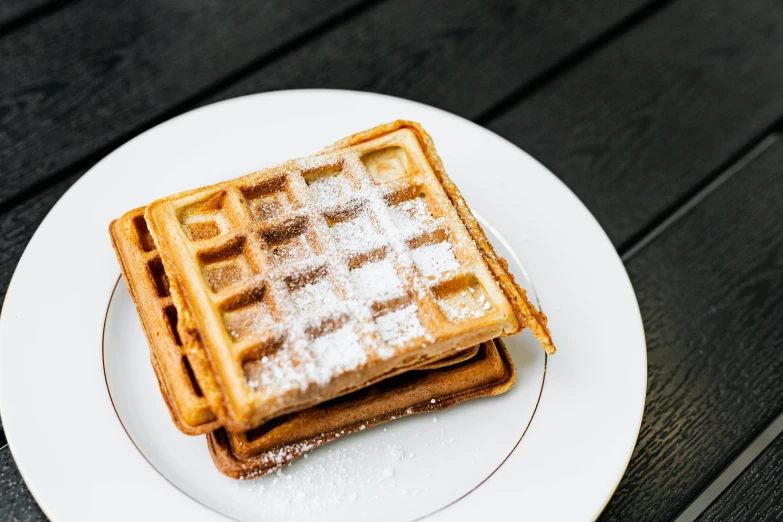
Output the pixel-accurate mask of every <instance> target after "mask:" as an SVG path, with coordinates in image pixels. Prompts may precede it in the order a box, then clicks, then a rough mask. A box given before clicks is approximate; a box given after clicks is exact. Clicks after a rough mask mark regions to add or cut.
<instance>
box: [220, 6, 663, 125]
mask: <svg viewBox="0 0 783 522" xmlns="http://www.w3.org/2000/svg"><path fill="white" fill-rule="evenodd" d="M651 3H654V2H651V1H650V0H633V1H628V2H623V1H617V0H597V1H594V2H589V3H586V2H573V1H570V0H552V1H548V2H537V1H534V0H527V1H523V2H519V1H514V0H501V1H492V0H479V1H474V2H452V1H450V0H433V1H428V2H420V1H418V0H397V1H394V2H388V3H384V4H381V5H379V6H378V7H376V8H374V9H372V10H371V11H369V12H368V13H366V14H365V15H364V16H363V17H362V18H361V19H358V20H356V21H355V22H354V23H352V24H350V25H348V26H347V27H345V28H340V29H339V30H334V31H331V32H330V33H328V34H325V35H324V36H323V37H322V38H319V39H318V41H317V42H313V43H312V44H311V45H307V46H303V47H302V48H300V49H298V50H296V51H295V52H293V53H291V54H290V55H287V56H285V57H284V58H282V59H280V60H277V61H275V62H274V63H271V64H269V65H268V66H266V67H264V68H262V69H260V70H259V71H258V72H257V73H255V74H253V75H251V76H249V77H248V78H247V79H245V80H243V81H241V82H238V83H237V85H236V86H234V87H233V88H230V89H227V90H226V91H224V92H221V93H218V95H216V96H214V97H213V98H211V99H210V100H208V101H209V102H212V101H217V100H222V99H226V98H232V97H235V96H239V95H244V94H250V93H255V92H260V91H270V90H278V89H291V88H335V89H352V90H362V91H369V92H378V93H382V94H389V95H393V96H401V97H404V98H408V99H411V100H415V101H419V102H422V103H426V104H429V105H433V106H435V107H439V108H442V109H445V110H447V111H450V112H453V113H455V114H459V115H461V116H464V117H466V118H469V119H472V118H475V117H476V116H478V115H479V114H481V113H482V112H484V111H486V110H487V109H488V108H489V107H492V106H493V105H494V104H496V103H498V102H499V101H500V100H502V99H504V98H505V97H506V96H508V95H509V94H510V93H512V92H514V91H515V90H516V89H517V88H519V87H520V86H523V85H525V84H526V83H528V82H530V81H531V80H532V79H534V78H536V77H537V76H538V75H541V74H542V73H543V72H544V71H547V70H548V69H550V68H551V67H553V66H554V65H555V64H556V63H558V62H559V61H561V60H563V59H564V58H565V57H566V56H569V55H570V54H571V53H573V52H575V51H576V50H578V49H580V48H581V47H582V46H583V45H585V44H586V43H588V42H590V41H591V40H593V39H594V38H596V37H598V36H599V35H600V34H602V33H603V32H605V31H607V30H608V29H610V28H612V27H614V26H615V25H616V24H619V23H621V22H622V21H623V20H625V19H626V18H627V17H629V16H630V15H632V14H633V13H635V12H637V11H639V10H640V9H641V8H642V7H644V6H646V5H649V4H651Z"/></svg>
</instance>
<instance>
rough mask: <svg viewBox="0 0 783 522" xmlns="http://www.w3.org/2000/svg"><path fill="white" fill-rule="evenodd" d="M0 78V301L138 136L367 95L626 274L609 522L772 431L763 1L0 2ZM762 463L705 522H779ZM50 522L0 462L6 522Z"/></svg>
mask: <svg viewBox="0 0 783 522" xmlns="http://www.w3.org/2000/svg"><path fill="white" fill-rule="evenodd" d="M0 64H2V66H1V67H0V247H1V248H0V299H2V297H3V296H4V295H5V291H6V288H7V286H8V282H9V280H10V277H11V274H12V272H13V270H14V268H15V266H16V264H17V263H18V261H19V258H20V256H21V254H22V251H23V249H24V246H25V245H26V244H27V242H28V241H29V239H30V237H32V234H33V233H34V231H35V229H36V228H37V226H38V224H39V223H40V221H41V220H42V219H43V217H44V216H45V215H46V213H47V212H48V211H49V209H50V208H51V207H52V205H53V204H54V203H55V202H56V201H57V199H58V198H59V197H60V196H61V195H62V194H63V193H64V191H65V190H67V189H68V187H70V186H71V184H73V182H75V181H76V180H77V179H78V178H79V177H80V176H81V175H82V174H83V173H84V172H85V171H86V170H88V169H89V167H91V166H92V165H93V164H94V163H95V162H96V161H98V160H99V159H100V158H101V157H102V156H104V155H105V154H106V153H108V152H110V151H111V150H112V149H114V148H115V147H117V146H118V145H120V144H121V143H123V142H124V141H127V140H128V139H130V138H131V137H133V136H135V135H137V134H138V133H140V132H142V131H144V130H146V129H147V128H149V127H151V126H153V125H155V124H157V123H159V122H161V121H165V120H166V119H168V118H170V117H172V116H175V115H177V114H180V113H182V112H185V111H187V110H189V109H191V108H194V107H198V106H201V105H204V104H208V103H211V102H213V101H217V100H221V99H226V98H231V97H234V96H237V95H242V94H249V93H255V92H264V91H270V90H277V89H288V88H305V87H331V88H348V89H357V90H367V91H372V92H381V93H386V94H392V95H396V96H401V97H405V98H409V99H413V100H417V101H421V102H424V103H428V104H431V105H434V106H437V107H441V108H444V109H446V110H449V111H451V112H454V113H456V114H459V115H461V116H464V117H466V118H469V119H472V120H474V121H476V122H478V123H480V124H482V125H485V126H487V127H489V128H490V129H492V130H494V131H496V132H498V133H499V134H501V135H503V136H505V137H507V138H508V139H510V140H511V141H512V142H514V143H516V144H517V145H519V146H520V147H522V148H523V149H524V150H526V151H528V152H529V153H531V154H532V155H533V156H534V157H536V158H537V159H539V160H540V161H542V162H543V163H544V164H545V165H547V166H548V167H550V169H552V171H553V172H554V173H555V174H556V175H557V176H559V177H560V178H561V179H562V180H563V181H565V182H566V184H567V185H568V186H569V187H570V188H571V189H572V190H574V192H575V193H576V194H577V195H578V196H579V197H580V198H581V199H582V200H583V201H584V202H585V203H586V205H587V206H588V207H589V209H590V210H591V211H592V212H593V213H594V214H595V215H596V217H598V219H599V221H600V222H601V224H602V225H603V227H604V228H605V229H606V230H607V232H608V234H609V235H610V238H611V239H612V241H613V242H614V244H615V246H616V247H617V248H618V251H619V253H620V254H621V255H622V256H623V259H624V261H625V262H626V266H627V269H628V271H629V274H630V276H631V279H632V281H633V283H634V287H635V289H636V293H637V296H638V299H639V303H640V306H641V309H642V314H643V319H644V323H645V329H646V335H647V340H648V360H649V372H648V373H649V383H648V397H647V407H646V411H645V417H644V421H643V426H642V431H641V434H640V438H639V442H638V445H637V448H636V450H635V452H634V456H633V458H632V460H631V463H630V466H629V468H628V472H627V474H626V476H625V477H624V479H623V481H622V483H621V484H620V487H619V488H618V490H617V493H616V494H615V496H614V498H613V499H612V500H611V502H610V503H609V505H608V506H607V508H606V511H605V512H604V514H603V517H602V518H603V519H605V520H672V519H673V518H675V517H676V516H677V514H678V513H680V512H681V511H682V510H683V509H684V508H685V507H687V505H688V504H689V503H690V502H691V501H692V500H693V499H694V498H695V497H696V496H697V495H698V494H699V493H700V492H701V491H703V490H704V488H705V487H706V486H707V485H708V484H709V483H710V482H711V481H712V480H713V479H714V478H715V476H716V475H717V474H719V473H720V472H721V470H722V469H723V468H725V466H726V465H727V464H728V463H729V462H730V461H731V459H732V458H733V457H734V456H736V455H737V454H738V453H739V452H740V451H741V450H742V449H743V448H744V447H745V446H746V445H747V444H748V443H749V442H750V441H751V440H752V439H753V437H754V436H755V435H756V434H758V433H759V432H760V431H761V430H762V429H764V428H765V427H766V426H768V425H769V423H770V422H771V421H772V420H773V419H774V418H775V417H776V416H777V415H779V414H781V413H783V379H780V376H781V375H783V326H781V325H780V324H779V321H778V320H777V318H779V317H781V316H783V303H781V300H780V295H783V204H782V203H781V201H782V200H783V176H781V175H780V172H781V170H780V166H781V165H783V145H782V144H781V143H782V142H781V141H780V140H778V139H777V134H775V132H776V130H779V129H776V126H777V125H779V122H780V121H781V117H783V4H781V3H780V2H779V1H777V0H752V1H746V2H735V1H732V0H713V1H707V0H676V1H654V0H634V1H623V0H597V1H595V2H590V3H586V2H579V1H576V0H553V1H550V2H537V1H533V0H528V1H511V0H509V1H501V2H490V1H489V0H487V1H472V2H448V1H446V0H436V1H433V2H417V1H413V0H385V1H377V0H376V1H367V0H365V1H362V0H341V1H339V2H329V3H320V2H318V3H317V2H314V1H302V0H300V1H294V2H288V1H284V0H274V1H270V2H258V3H246V2H218V1H208V0H199V1H186V0H179V1H167V2H161V1H159V0H143V1H139V2H119V1H109V0H84V1H81V2H67V3H46V2H29V3H27V2H17V1H13V2H8V3H6V4H3V5H2V6H0ZM759 144H761V145H759ZM754 147H757V148H756V149H754V150H753V153H752V157H748V156H747V155H748V151H750V150H751V149H753V148H754ZM0 430H1V428H0ZM0 442H2V440H0ZM780 445H781V444H780V442H779V441H778V442H777V443H776V445H774V446H772V447H771V448H770V450H768V451H767V452H765V453H764V454H763V455H762V457H760V458H759V460H758V461H757V462H756V463H755V464H754V466H759V467H758V468H753V467H751V468H750V469H749V470H748V471H746V473H745V474H744V475H742V476H741V477H740V479H738V481H737V482H736V483H735V484H734V485H732V487H731V488H730V489H729V490H728V491H727V492H726V493H724V495H723V496H722V497H721V498H720V499H719V500H718V502H716V503H715V504H714V505H713V506H711V507H710V510H708V512H707V513H705V517H712V518H706V519H708V520H721V519H723V518H722V516H723V515H724V514H725V515H726V516H727V517H735V518H733V519H736V520H740V519H743V518H741V517H743V516H745V515H747V514H751V515H756V514H759V515H761V514H765V513H767V514H768V515H767V516H768V517H770V516H771V517H773V518H769V520H772V519H774V515H776V514H777V515H778V516H779V512H776V511H774V505H773V504H771V503H770V502H774V500H775V499H776V498H777V499H778V500H779V499H780V496H779V490H780V474H781V466H780V454H781V452H780V449H779V446H780ZM776 448H777V449H776ZM754 469H757V472H756V473H755V474H754V475H748V474H749V473H751V472H752V471H753V470H754ZM767 490H768V491H769V492H770V493H768V494H766V495H761V494H757V493H756V492H757V491H767ZM775 491H777V492H778V493H777V494H778V496H777V497H775V496H774V494H772V493H774V492H775ZM716 517H717V518H716ZM737 517H739V518H737ZM44 519H45V517H44V516H43V514H42V513H41V512H40V510H39V509H38V507H37V505H36V504H35V502H34V500H33V499H32V497H31V496H30V494H29V492H27V490H26V489H25V487H24V485H23V483H22V481H21V479H20V477H19V475H18V472H17V470H16V468H15V467H14V464H13V461H12V459H11V456H10V453H9V450H8V448H7V447H5V448H2V449H0V520H44ZM745 519H747V518H745Z"/></svg>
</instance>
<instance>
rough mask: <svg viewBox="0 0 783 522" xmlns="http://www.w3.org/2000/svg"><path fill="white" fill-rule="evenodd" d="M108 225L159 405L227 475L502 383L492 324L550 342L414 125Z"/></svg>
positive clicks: (508, 370)
mask: <svg viewBox="0 0 783 522" xmlns="http://www.w3.org/2000/svg"><path fill="white" fill-rule="evenodd" d="M110 232H111V237H112V241H113V244H114V248H115V250H116V252H117V257H118V259H119V261H120V264H121V266H122V272H123V275H124V277H125V281H126V283H127V286H128V289H129V291H130V293H131V296H132V297H133V301H134V303H135V304H136V309H137V311H138V313H139V317H140V319H141V324H142V327H143V328H144V331H145V333H146V336H147V339H148V341H149V345H150V359H151V361H152V366H153V368H154V370H155V374H156V376H157V378H158V384H159V385H160V390H161V393H162V395H163V398H164V399H165V401H166V405H167V406H168V408H169V410H170V412H171V417H172V419H173V421H174V423H175V424H176V425H177V427H178V428H179V429H180V430H181V431H182V432H183V433H186V434H190V435H198V434H207V441H208V446H209V450H210V453H211V454H212V458H213V460H214V462H215V464H216V466H217V467H218V469H219V470H220V471H221V472H223V473H225V474H226V475H229V476H232V477H236V478H247V477H252V476H259V475H263V474H266V473H269V472H272V471H275V470H277V469H279V468H280V467H282V466H284V465H286V464H288V463H290V462H291V461H292V460H294V459H296V458H297V457H299V456H301V455H303V454H304V453H306V452H307V451H309V450H310V449H312V448H315V447H317V446H319V445H322V444H325V443H327V442H329V441H330V440H333V439H335V438H337V437H339V436H342V435H344V434H348V433H352V432H355V431H358V430H360V429H364V428H367V427H370V426H374V425H376V424H379V423H382V422H386V421H388V420H391V419H394V418H398V417H404V416H406V415H411V414H415V413H422V412H426V411H432V410H437V409H443V408H447V407H449V406H452V405H454V404H457V403H459V402H462V401H464V400H467V399H472V398H475V397H482V396H488V395H496V394H499V393H502V392H504V391H506V390H508V389H509V388H510V387H511V386H512V385H513V384H514V380H515V371H514V367H513V365H512V363H511V360H510V358H509V355H508V353H507V351H506V349H505V347H504V346H503V343H502V341H500V339H499V337H502V336H507V335H512V334H516V333H518V332H519V331H520V330H522V329H523V328H524V327H529V328H531V329H532V330H533V333H534V334H535V335H536V336H537V338H538V339H539V340H540V341H541V344H542V345H543V346H544V349H545V350H546V351H547V352H548V353H553V352H554V350H555V348H554V345H553V344H552V341H551V338H550V336H549V331H548V329H547V327H546V317H545V316H544V315H543V314H542V313H541V312H539V311H538V310H536V309H535V308H534V307H533V306H532V305H531V304H530V302H529V301H528V300H527V297H526V295H525V292H524V290H522V289H520V288H519V286H518V285H517V284H516V283H515V282H514V279H513V277H512V276H511V274H510V273H509V272H508V266H507V264H506V262H505V260H503V259H502V258H500V257H499V256H497V255H496V254H495V252H494V250H493V249H492V247H491V245H490V244H489V243H488V242H487V238H486V237H485V235H484V233H483V231H482V230H481V227H480V226H479V225H478V224H477V223H476V221H475V219H474V217H473V215H472V214H471V212H470V210H469V209H468V206H467V204H466V203H465V201H464V200H463V199H462V196H461V195H460V193H459V191H458V190H457V188H456V186H455V185H454V184H453V183H452V182H451V180H450V179H449V178H448V176H447V175H446V173H445V171H444V169H443V165H442V163H441V161H440V158H439V157H438V155H437V153H436V152H435V148H434V145H433V144H432V140H431V139H430V137H429V136H428V135H427V134H426V133H425V132H424V131H423V129H422V128H421V127H420V126H419V125H417V124H415V123H411V122H403V121H398V122H394V123H391V124H387V125H382V126H379V127H375V128H373V129H371V130H369V131H366V132H362V133H359V134H356V135H353V136H350V137H348V138H346V139H344V140H341V141H340V142H338V143H336V144H335V145H333V146H331V147H329V148H327V149H326V150H325V151H322V152H320V153H318V154H315V155H313V156H309V157H306V158H303V159H298V160H293V161H290V162H287V163H285V164H283V165H280V166H277V167H274V168H270V169H267V170H263V171H260V172H255V173H252V174H249V175H247V176H244V177H241V178H238V179H235V180H232V181H227V182H224V183H219V184H217V185H213V186H210V187H204V188H199V189H195V190H191V191H188V192H183V193H180V194H175V195H173V196H169V197H166V198H163V199H160V200H157V201H155V202H153V203H151V204H150V205H148V206H147V207H144V208H139V209H136V210H132V211H130V212H128V213H127V214H125V215H124V216H122V217H121V218H120V219H117V220H115V221H114V222H112V224H111V227H110Z"/></svg>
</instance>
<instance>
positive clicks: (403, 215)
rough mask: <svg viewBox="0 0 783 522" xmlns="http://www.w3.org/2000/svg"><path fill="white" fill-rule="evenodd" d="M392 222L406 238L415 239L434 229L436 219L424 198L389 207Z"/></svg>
mask: <svg viewBox="0 0 783 522" xmlns="http://www.w3.org/2000/svg"><path fill="white" fill-rule="evenodd" d="M389 215H390V216H391V219H392V221H393V222H394V224H395V225H396V226H397V228H398V229H399V231H400V233H401V234H402V235H403V236H404V237H413V236H415V235H418V234H421V233H422V232H424V231H426V230H428V229H430V228H432V227H433V226H434V225H435V219H434V218H433V217H432V215H431V214H430V212H429V210H428V209H427V204H426V203H425V202H424V198H413V199H409V200H407V201H403V202H402V203H398V204H396V205H393V206H391V207H389Z"/></svg>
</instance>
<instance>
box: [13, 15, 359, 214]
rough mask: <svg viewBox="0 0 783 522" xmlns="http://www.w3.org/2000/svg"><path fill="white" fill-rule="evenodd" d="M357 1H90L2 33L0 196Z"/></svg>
mask: <svg viewBox="0 0 783 522" xmlns="http://www.w3.org/2000/svg"><path fill="white" fill-rule="evenodd" d="M361 1H363V0H337V1H333V2H327V3H323V2H316V1H315V0H308V1H302V2H288V1H286V0H274V1H267V2H243V1H240V0H233V1H226V2H214V1H209V0H174V1H169V2H157V1H155V0H139V1H134V2H118V1H114V0H95V1H92V2H82V3H79V4H75V5H71V6H68V7H66V8H64V9H62V10H61V11H59V12H58V13H57V14H56V16H52V17H44V18H42V19H41V20H38V21H36V22H35V23H32V24H30V25H29V26H27V27H25V28H23V29H21V30H19V31H15V32H12V33H11V34H9V35H8V36H6V37H5V38H3V39H0V63H2V64H3V66H2V68H0V165H1V166H2V167H0V169H2V170H0V172H2V179H3V183H2V184H0V203H2V202H5V201H8V200H9V199H10V198H13V197H14V196H16V195H18V194H19V193H21V192H23V191H25V190H26V189H29V188H30V187H32V186H35V185H36V183H39V182H40V181H41V180H43V179H45V178H46V177H47V176H50V175H51V174H52V173H53V172H57V171H59V170H61V169H62V168H63V167H66V166H68V165H70V164H72V163H74V162H76V161H78V160H80V159H82V158H83V157H84V156H85V155H87V154H90V153H92V152H95V151H96V150H98V149H99V148H100V147H102V146H106V145H107V144H109V143H111V142H112V140H117V139H118V138H120V137H121V136H123V133H128V132H131V131H133V129H134V128H135V127H136V126H138V125H141V124H144V123H147V124H149V123H152V122H153V120H154V119H155V118H156V117H161V116H162V115H165V114H166V111H169V110H172V109H173V108H175V107H176V106H177V104H181V103H183V102H186V101H187V100H189V99H190V98H192V97H194V96H198V95H199V93H203V91H204V90H205V89H209V88H210V86H214V85H215V84H216V83H219V82H221V81H224V80H225V79H226V78H230V77H231V75H232V74H235V73H236V72H237V71H238V70H241V69H242V68H243V67H246V66H248V65H252V64H253V63H254V60H256V59H258V58H259V57H262V56H264V55H266V54H268V53H270V52H271V51H273V50H275V49H277V48H279V47H280V46H281V45H284V44H285V43H287V42H291V41H292V40H294V39H296V38H299V37H301V36H302V35H304V34H306V33H307V32H308V31H310V30H312V29H313V28H314V27H316V26H319V24H324V23H326V22H327V21H329V20H331V19H333V18H335V17H336V16H337V15H338V14H339V13H342V12H344V11H345V10H346V9H348V8H350V7H352V6H356V5H358V4H360V2H361ZM172 115H173V114H172Z"/></svg>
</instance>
